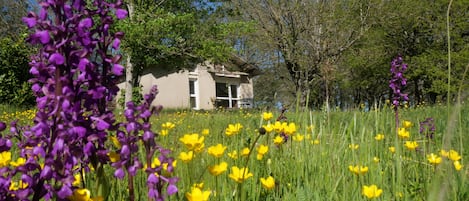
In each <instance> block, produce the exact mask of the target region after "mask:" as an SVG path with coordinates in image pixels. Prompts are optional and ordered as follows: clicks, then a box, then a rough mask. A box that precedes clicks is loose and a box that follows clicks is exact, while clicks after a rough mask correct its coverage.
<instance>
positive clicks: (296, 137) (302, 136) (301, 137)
mask: <svg viewBox="0 0 469 201" xmlns="http://www.w3.org/2000/svg"><path fill="white" fill-rule="evenodd" d="M303 139H305V136H304V135H300V134H297V135H294V136H293V141H297V142H301V141H303Z"/></svg>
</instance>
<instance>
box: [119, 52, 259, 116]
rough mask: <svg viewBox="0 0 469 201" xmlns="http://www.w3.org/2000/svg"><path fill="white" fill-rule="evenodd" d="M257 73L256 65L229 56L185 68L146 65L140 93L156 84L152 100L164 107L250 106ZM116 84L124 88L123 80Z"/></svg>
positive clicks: (208, 107)
mask: <svg viewBox="0 0 469 201" xmlns="http://www.w3.org/2000/svg"><path fill="white" fill-rule="evenodd" d="M228 69H230V70H228ZM233 69H234V70H233ZM258 74H260V71H259V69H258V68H257V66H255V65H252V64H248V63H246V62H244V61H243V60H242V59H240V58H239V57H232V59H230V61H229V62H228V63H225V64H219V65H215V64H212V63H209V62H204V63H200V64H197V65H196V66H195V67H193V68H190V69H185V70H173V69H167V68H150V69H148V70H146V71H145V72H144V73H143V74H142V75H141V77H140V79H139V80H140V85H141V86H142V87H143V89H142V91H143V94H146V93H148V91H150V89H151V87H152V86H153V85H157V87H158V91H159V93H158V95H157V96H156V98H155V100H154V102H153V104H155V105H162V106H163V107H164V108H192V109H196V110H199V109H214V108H219V107H223V108H251V107H253V98H254V91H253V83H252V78H253V77H254V76H255V75H258ZM118 86H119V88H121V89H124V88H125V83H120V84H119V85H118Z"/></svg>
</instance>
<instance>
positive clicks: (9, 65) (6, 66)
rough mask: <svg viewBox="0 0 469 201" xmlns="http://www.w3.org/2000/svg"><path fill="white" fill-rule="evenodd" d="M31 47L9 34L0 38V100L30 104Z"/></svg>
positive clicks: (32, 101) (8, 102)
mask: <svg viewBox="0 0 469 201" xmlns="http://www.w3.org/2000/svg"><path fill="white" fill-rule="evenodd" d="M30 54H31V47H28V46H27V45H26V44H25V42H24V40H15V39H14V38H11V37H10V36H6V37H4V38H1V39H0V102H1V103H7V104H12V105H18V106H31V105H33V104H34V96H33V93H32V91H31V85H30V84H29V83H28V80H29V79H30V78H31V75H30V74H29V61H30V59H29V56H30Z"/></svg>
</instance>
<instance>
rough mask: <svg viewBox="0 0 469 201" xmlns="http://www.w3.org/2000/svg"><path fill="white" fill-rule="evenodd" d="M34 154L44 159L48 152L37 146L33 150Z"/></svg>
mask: <svg viewBox="0 0 469 201" xmlns="http://www.w3.org/2000/svg"><path fill="white" fill-rule="evenodd" d="M33 154H35V155H38V156H42V157H44V156H45V155H46V152H45V151H44V148H42V146H35V147H34V148H33Z"/></svg>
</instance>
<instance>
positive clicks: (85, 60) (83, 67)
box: [78, 58, 90, 71]
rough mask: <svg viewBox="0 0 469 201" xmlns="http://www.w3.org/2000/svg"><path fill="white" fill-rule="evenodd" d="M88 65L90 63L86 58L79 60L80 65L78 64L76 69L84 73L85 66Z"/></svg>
mask: <svg viewBox="0 0 469 201" xmlns="http://www.w3.org/2000/svg"><path fill="white" fill-rule="evenodd" d="M89 63H90V61H89V60H88V59H86V58H82V59H80V63H78V69H80V70H81V71H85V69H86V65H88V64H89Z"/></svg>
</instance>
